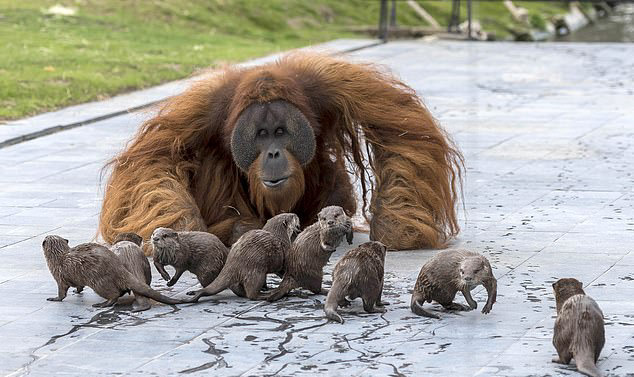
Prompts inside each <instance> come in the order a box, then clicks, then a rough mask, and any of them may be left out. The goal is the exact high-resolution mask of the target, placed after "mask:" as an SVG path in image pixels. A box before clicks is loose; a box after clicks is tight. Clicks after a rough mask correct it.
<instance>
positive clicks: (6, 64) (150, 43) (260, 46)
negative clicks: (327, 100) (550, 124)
mask: <svg viewBox="0 0 634 377" xmlns="http://www.w3.org/2000/svg"><path fill="white" fill-rule="evenodd" d="M419 3H420V4H421V5H423V6H424V7H425V9H426V10H427V11H429V13H431V14H432V15H433V16H434V17H435V18H436V20H437V21H439V22H440V23H441V24H442V25H446V24H447V22H448V19H449V14H450V10H451V1H450V0H445V1H438V0H426V1H420V0H419ZM515 3H516V4H517V5H518V6H523V7H525V8H527V9H528V10H529V13H530V14H529V15H530V16H531V17H532V16H533V15H537V16H535V17H532V18H531V20H532V21H534V22H536V21H539V17H541V18H542V19H545V20H547V19H548V18H549V17H551V16H552V15H554V14H560V13H563V11H565V9H566V7H565V5H563V3H562V2H558V1H553V2H530V1H516V2H515ZM56 4H60V5H63V6H66V7H72V8H75V9H76V10H77V12H76V14H75V15H73V16H55V15H50V14H47V9H49V8H50V7H51V6H53V5H56ZM397 7H398V8H397V16H398V19H397V22H398V24H399V25H405V26H407V25H416V26H424V25H425V23H424V22H423V21H421V20H420V19H419V18H418V16H416V14H415V13H414V12H413V11H412V10H411V9H410V8H409V7H408V6H407V4H406V3H405V1H397ZM461 11H462V15H461V19H462V20H464V19H465V18H466V4H465V2H463V5H462V7H461ZM378 15H379V1H378V0H0V48H1V49H2V57H0V77H1V78H2V79H1V80H0V120H7V119H16V118H20V117H24V116H28V115H33V114H36V113H40V112H43V111H48V110H53V109H57V108H60V107H64V106H68V105H72V104H77V103H82V102H86V101H91V100H99V99H104V98H107V97H109V96H112V95H115V94H118V93H122V92H126V91H130V90H134V89H139V88H144V87H148V86H152V85H156V84H159V83H162V82H166V81H169V80H174V79H179V78H183V77H187V76H189V75H191V74H192V73H195V72H196V71H197V70H200V69H203V68H208V67H213V66H217V65H218V64H220V63H231V62H237V61H242V60H246V59H249V58H253V57H258V56H263V55H267V54H270V53H273V52H278V51H283V50H288V49H292V48H296V47H301V46H306V45H309V44H315V43H320V42H324V41H327V40H331V39H335V38H341V37H354V36H355V35H353V34H352V33H350V32H349V31H348V30H350V28H351V27H354V26H368V25H376V24H377V23H378ZM473 16H474V19H477V20H479V21H480V22H481V23H482V26H483V27H484V29H485V30H487V31H494V32H495V33H496V36H497V37H498V38H500V37H502V38H504V37H505V36H507V35H509V31H508V28H509V27H516V26H517V23H516V22H515V21H513V20H512V18H511V16H510V14H509V13H508V11H507V10H506V9H505V8H504V6H503V4H502V3H501V1H500V2H497V1H474V3H473Z"/></svg>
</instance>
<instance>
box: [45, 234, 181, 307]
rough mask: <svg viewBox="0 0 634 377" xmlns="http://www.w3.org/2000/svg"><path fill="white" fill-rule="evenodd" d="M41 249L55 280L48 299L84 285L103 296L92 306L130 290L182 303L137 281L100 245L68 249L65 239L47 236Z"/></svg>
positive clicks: (59, 298) (110, 301) (114, 299)
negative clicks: (54, 289) (52, 292)
mask: <svg viewBox="0 0 634 377" xmlns="http://www.w3.org/2000/svg"><path fill="white" fill-rule="evenodd" d="M42 250H43V251H44V257H45V258H46V263H47V265H48V268H49V270H50V272H51V275H53V278H54V279H55V281H56V282H57V297H50V298H47V300H48V301H62V300H63V299H64V298H65V297H66V293H67V292H68V288H69V287H76V288H79V287H84V286H88V287H90V288H92V289H93V290H94V291H95V293H97V294H98V295H99V296H101V297H103V298H105V299H106V301H104V302H101V303H98V304H94V305H93V306H94V307H96V308H104V307H108V306H112V305H114V304H115V303H116V302H117V300H118V299H119V297H121V296H123V295H124V294H126V293H129V292H130V291H132V292H134V294H135V295H140V296H146V297H149V298H152V299H154V300H156V301H159V302H162V303H164V304H169V305H174V304H180V303H182V301H181V300H176V299H173V298H170V297H166V296H163V295H162V294H160V293H159V292H157V291H155V290H153V289H152V288H151V287H150V286H148V285H147V284H146V283H145V282H143V281H141V280H139V279H138V278H137V277H135V276H134V275H133V274H131V273H130V272H129V271H128V270H127V269H126V268H125V267H124V266H123V264H122V263H121V261H120V260H119V258H117V256H116V255H115V254H114V253H113V252H112V251H110V249H108V248H107V247H105V246H103V245H100V244H97V243H84V244H80V245H77V246H75V247H73V248H71V247H70V246H69V245H68V240H66V239H64V238H62V237H60V236H52V235H51V236H46V237H45V238H44V241H43V242H42Z"/></svg>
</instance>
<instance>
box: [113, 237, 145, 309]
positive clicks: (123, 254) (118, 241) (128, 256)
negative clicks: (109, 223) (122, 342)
mask: <svg viewBox="0 0 634 377" xmlns="http://www.w3.org/2000/svg"><path fill="white" fill-rule="evenodd" d="M142 245H143V239H142V238H141V236H139V235H138V234H136V233H122V234H118V235H117V236H116V237H115V240H114V243H113V244H112V246H111V247H110V250H111V251H112V252H113V253H114V254H115V255H116V256H117V258H119V261H121V264H123V267H125V269H126V270H128V272H130V273H131V274H132V275H133V276H134V277H135V278H137V279H138V280H140V281H142V282H145V284H147V285H148V286H149V285H150V284H151V283H152V270H151V269H150V262H148V260H147V257H146V256H145V254H144V253H143V249H141V247H142ZM151 307H152V305H151V304H150V300H149V299H148V298H147V297H145V296H141V295H137V294H135V295H134V302H133V303H132V311H133V312H140V311H143V310H148V309H150V308H151Z"/></svg>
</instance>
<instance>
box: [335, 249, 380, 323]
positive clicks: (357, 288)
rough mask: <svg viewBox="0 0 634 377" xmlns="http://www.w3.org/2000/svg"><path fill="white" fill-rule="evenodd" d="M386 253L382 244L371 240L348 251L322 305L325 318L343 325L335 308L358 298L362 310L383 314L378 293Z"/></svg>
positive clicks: (336, 268) (336, 266)
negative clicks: (361, 301)
mask: <svg viewBox="0 0 634 377" xmlns="http://www.w3.org/2000/svg"><path fill="white" fill-rule="evenodd" d="M386 251H387V246H385V245H384V244H382V243H381V242H378V241H370V242H366V243H363V244H361V245H359V246H358V247H357V248H355V249H352V250H350V251H348V252H347V253H346V254H345V255H344V256H343V257H342V258H341V259H340V260H339V262H337V264H336V265H335V269H334V271H333V273H332V287H331V288H330V292H328V296H326V303H325V304H324V312H326V317H328V318H329V319H331V320H333V321H337V322H339V323H343V318H341V316H340V315H339V314H338V313H337V307H338V306H347V305H349V302H348V301H347V300H346V297H349V298H350V299H352V300H354V299H355V298H357V297H361V299H362V300H363V309H364V310H365V311H366V312H368V313H384V312H385V308H384V306H383V305H384V304H383V303H382V302H381V294H382V293H383V268H384V265H385V252H386Z"/></svg>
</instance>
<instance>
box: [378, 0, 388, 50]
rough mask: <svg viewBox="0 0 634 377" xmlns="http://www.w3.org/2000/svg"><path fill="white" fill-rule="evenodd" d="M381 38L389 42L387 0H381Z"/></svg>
mask: <svg viewBox="0 0 634 377" xmlns="http://www.w3.org/2000/svg"><path fill="white" fill-rule="evenodd" d="M379 39H381V40H382V41H383V42H387V0H381V13H380V14H379Z"/></svg>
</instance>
